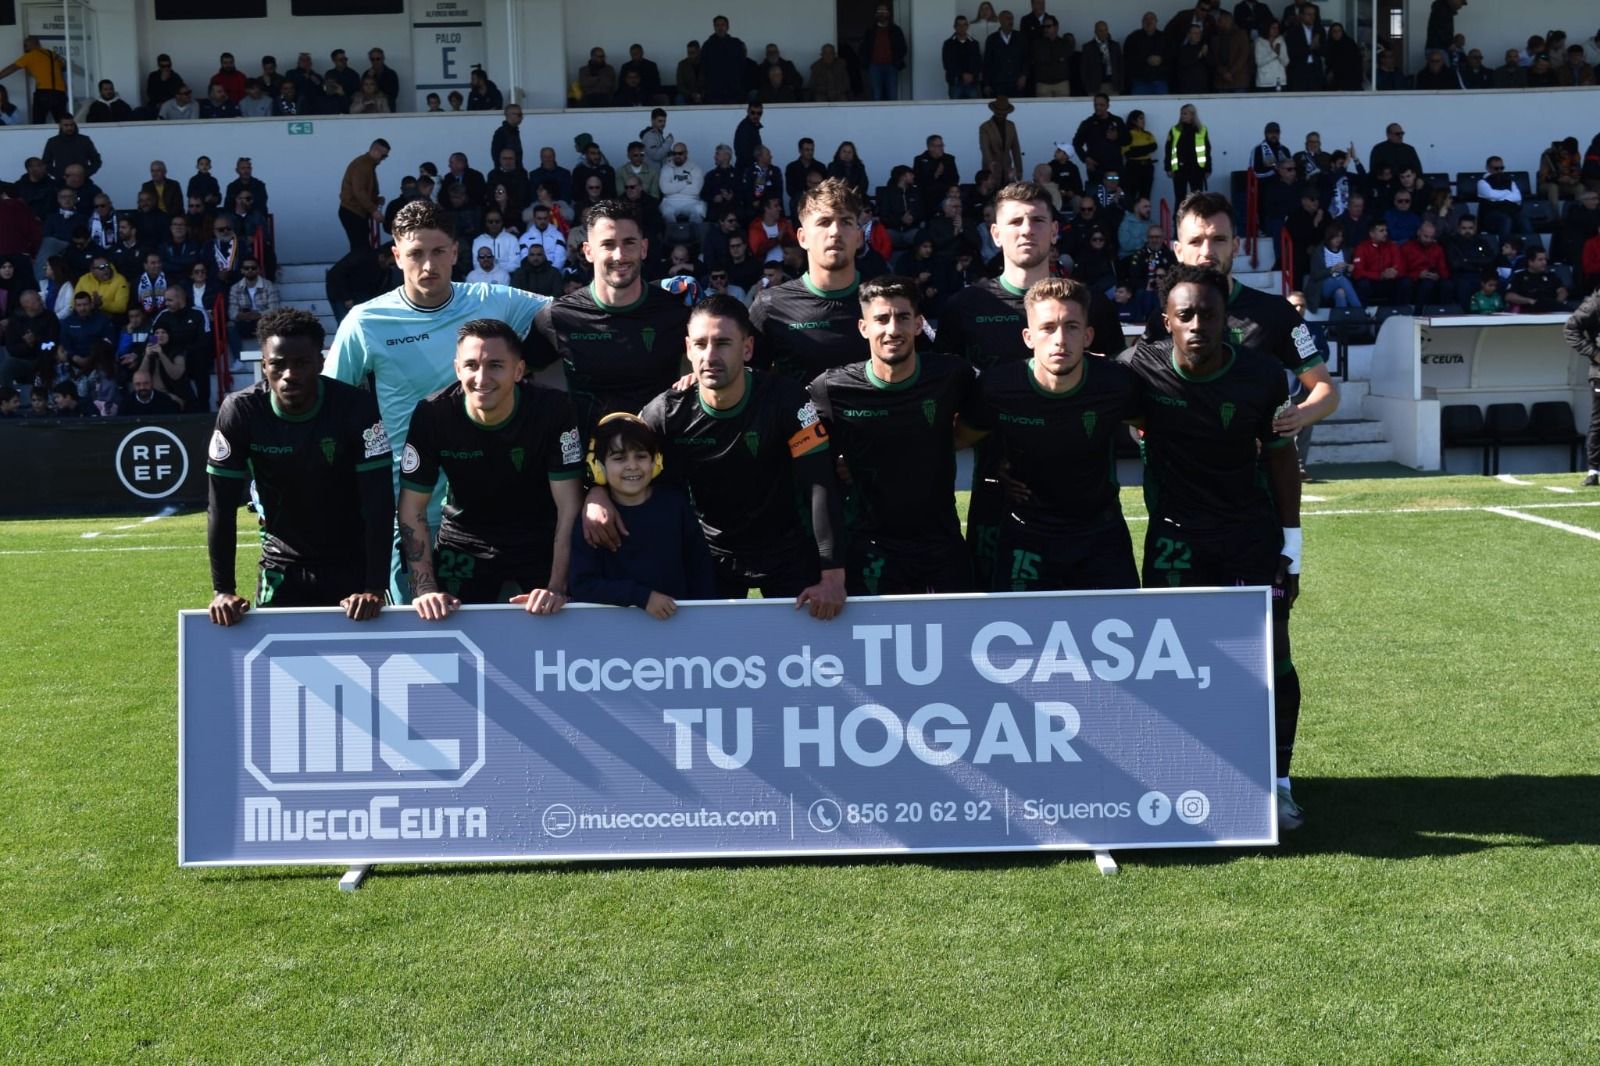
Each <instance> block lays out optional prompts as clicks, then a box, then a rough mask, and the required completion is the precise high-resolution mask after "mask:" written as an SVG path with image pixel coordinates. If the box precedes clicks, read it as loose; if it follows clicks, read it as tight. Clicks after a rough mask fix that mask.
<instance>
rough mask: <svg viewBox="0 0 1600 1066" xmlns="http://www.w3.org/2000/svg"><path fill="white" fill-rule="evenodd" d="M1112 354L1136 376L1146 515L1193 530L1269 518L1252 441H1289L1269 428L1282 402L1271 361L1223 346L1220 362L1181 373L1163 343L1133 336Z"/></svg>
mask: <svg viewBox="0 0 1600 1066" xmlns="http://www.w3.org/2000/svg"><path fill="white" fill-rule="evenodd" d="M1122 361H1123V362H1124V363H1125V364H1126V365H1127V367H1128V368H1129V369H1130V370H1132V371H1133V372H1134V373H1135V374H1136V375H1138V378H1139V381H1140V383H1141V385H1142V389H1143V394H1144V395H1143V407H1144V419H1145V437H1144V454H1145V504H1146V506H1147V507H1148V508H1149V510H1150V517H1151V520H1152V521H1167V522H1171V523H1173V524H1174V525H1177V526H1181V527H1183V528H1186V529H1192V530H1196V531H1201V532H1203V531H1207V530H1216V529H1225V528H1228V527H1232V526H1241V525H1256V524H1262V523H1265V524H1268V525H1271V526H1273V527H1274V528H1276V527H1277V525H1278V516H1277V511H1276V510H1275V509H1274V506H1273V502H1272V496H1271V493H1270V492H1269V491H1268V488H1267V482H1266V475H1265V472H1264V470H1263V469H1262V465H1261V463H1260V461H1259V459H1260V450H1261V449H1262V448H1282V447H1287V446H1289V445H1290V444H1292V443H1293V441H1292V439H1291V438H1288V437H1280V436H1278V434H1277V433H1276V432H1275V431H1274V430H1273V428H1272V419H1273V416H1274V415H1275V414H1276V412H1277V410H1278V408H1279V407H1281V406H1282V405H1283V404H1284V403H1286V402H1287V401H1288V399H1289V389H1288V384H1287V382H1286V381H1285V379H1284V374H1283V370H1282V368H1281V367H1280V365H1279V363H1278V362H1277V361H1276V360H1274V359H1272V358H1271V357H1270V356H1267V355H1263V354H1261V353H1259V352H1254V351H1251V350H1250V349H1248V348H1235V347H1233V346H1232V345H1229V346H1228V359H1227V362H1226V363H1225V364H1224V365H1223V367H1222V369H1220V370H1218V371H1216V372H1215V373H1212V374H1209V375H1206V376H1205V377H1199V378H1197V377H1191V376H1190V375H1189V374H1187V373H1186V372H1184V371H1183V370H1182V369H1181V368H1180V367H1179V366H1178V364H1177V362H1176V359H1175V357H1174V355H1173V352H1172V342H1171V341H1157V342H1155V343H1149V342H1145V341H1141V342H1140V343H1139V344H1137V345H1135V346H1134V347H1133V348H1131V349H1129V350H1128V351H1127V352H1125V353H1124V354H1123V357H1122Z"/></svg>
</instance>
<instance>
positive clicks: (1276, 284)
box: [1233, 257, 1283, 296]
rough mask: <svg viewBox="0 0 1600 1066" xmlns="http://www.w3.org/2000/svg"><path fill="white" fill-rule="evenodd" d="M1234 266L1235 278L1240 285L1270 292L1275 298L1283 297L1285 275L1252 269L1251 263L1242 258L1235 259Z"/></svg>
mask: <svg viewBox="0 0 1600 1066" xmlns="http://www.w3.org/2000/svg"><path fill="white" fill-rule="evenodd" d="M1233 265H1234V271H1233V277H1234V280H1236V281H1238V282H1239V284H1241V285H1248V286H1249V287H1250V288H1252V289H1260V290H1261V291H1262V292H1270V293H1271V294H1272V295H1274V296H1282V295H1283V275H1282V274H1281V273H1279V272H1278V271H1276V270H1256V269H1252V268H1251V267H1250V261H1249V260H1248V259H1244V258H1240V257H1235V258H1234V260H1233ZM1240 268H1243V269H1240Z"/></svg>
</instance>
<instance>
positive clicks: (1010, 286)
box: [994, 277, 1028, 296]
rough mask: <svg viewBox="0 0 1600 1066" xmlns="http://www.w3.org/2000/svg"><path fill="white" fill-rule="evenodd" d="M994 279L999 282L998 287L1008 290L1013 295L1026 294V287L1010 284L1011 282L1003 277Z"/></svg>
mask: <svg viewBox="0 0 1600 1066" xmlns="http://www.w3.org/2000/svg"><path fill="white" fill-rule="evenodd" d="M994 280H995V281H998V282H999V283H1000V287H1001V288H1002V289H1004V290H1006V291H1007V292H1009V293H1010V294H1011V295H1013V296H1026V295H1028V290H1027V289H1019V288H1017V287H1016V286H1015V285H1013V284H1011V282H1009V281H1007V280H1006V279H1005V278H1004V277H998V278H995V279H994Z"/></svg>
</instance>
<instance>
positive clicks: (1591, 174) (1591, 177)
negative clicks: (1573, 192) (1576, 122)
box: [1579, 133, 1600, 192]
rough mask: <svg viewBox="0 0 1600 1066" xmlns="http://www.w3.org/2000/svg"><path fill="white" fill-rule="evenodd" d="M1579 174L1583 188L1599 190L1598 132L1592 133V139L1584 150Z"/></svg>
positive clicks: (1599, 154) (1599, 148) (1599, 147)
mask: <svg viewBox="0 0 1600 1066" xmlns="http://www.w3.org/2000/svg"><path fill="white" fill-rule="evenodd" d="M1579 176H1580V177H1581V178H1582V179H1583V187H1584V188H1585V189H1593V190H1595V191H1596V192H1600V133H1597V134H1595V135H1594V140H1592V141H1590V142H1589V147H1588V148H1587V149H1585V150H1584V153H1583V170H1582V171H1581V172H1580V174H1579Z"/></svg>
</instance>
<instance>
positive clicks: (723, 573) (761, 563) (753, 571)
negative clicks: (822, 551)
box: [711, 541, 822, 600]
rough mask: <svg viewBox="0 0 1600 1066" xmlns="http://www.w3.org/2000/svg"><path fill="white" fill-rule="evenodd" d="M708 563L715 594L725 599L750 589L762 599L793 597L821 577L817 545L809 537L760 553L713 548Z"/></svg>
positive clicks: (747, 594)
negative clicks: (732, 552) (720, 551)
mask: <svg viewBox="0 0 1600 1066" xmlns="http://www.w3.org/2000/svg"><path fill="white" fill-rule="evenodd" d="M711 567H712V571H713V573H714V574H715V576H716V581H717V596H718V598H720V599H724V600H742V599H744V598H745V597H747V596H749V595H750V590H751V589H759V590H760V591H761V598H762V599H766V600H792V599H794V598H795V597H796V596H798V595H800V593H801V592H803V591H804V590H806V589H808V588H810V587H811V586H812V585H815V584H816V583H817V582H818V581H821V580H822V564H821V563H820V562H818V560H817V546H816V545H815V544H813V543H812V542H810V541H804V542H800V543H796V544H794V545H792V546H791V547H790V548H789V549H787V550H785V551H782V552H773V553H770V554H763V555H759V556H752V555H721V554H718V553H717V552H712V553H711Z"/></svg>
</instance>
